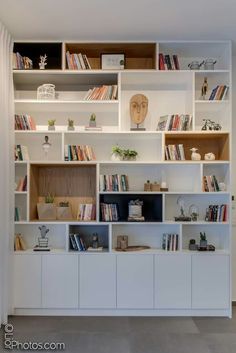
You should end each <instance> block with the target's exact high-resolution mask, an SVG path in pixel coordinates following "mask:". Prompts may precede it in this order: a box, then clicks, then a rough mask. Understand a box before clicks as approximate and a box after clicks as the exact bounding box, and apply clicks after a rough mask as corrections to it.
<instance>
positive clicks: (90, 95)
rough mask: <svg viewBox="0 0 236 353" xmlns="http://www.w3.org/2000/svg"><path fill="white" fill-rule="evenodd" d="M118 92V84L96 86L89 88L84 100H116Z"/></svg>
mask: <svg viewBox="0 0 236 353" xmlns="http://www.w3.org/2000/svg"><path fill="white" fill-rule="evenodd" d="M117 92H118V90H117V85H110V86H106V85H103V86H101V87H94V88H92V89H89V90H88V92H87V93H86V96H85V97H84V100H86V101H87V100H116V99H117Z"/></svg>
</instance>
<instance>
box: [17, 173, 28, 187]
mask: <svg viewBox="0 0 236 353" xmlns="http://www.w3.org/2000/svg"><path fill="white" fill-rule="evenodd" d="M15 191H27V175H25V177H23V178H20V179H19V180H18V183H17V186H16V190H15Z"/></svg>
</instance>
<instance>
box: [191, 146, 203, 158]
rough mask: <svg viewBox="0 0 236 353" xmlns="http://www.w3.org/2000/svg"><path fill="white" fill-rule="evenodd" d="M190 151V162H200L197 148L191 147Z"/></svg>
mask: <svg viewBox="0 0 236 353" xmlns="http://www.w3.org/2000/svg"><path fill="white" fill-rule="evenodd" d="M190 151H191V152H192V154H191V160H192V161H200V160H201V155H200V153H197V151H198V148H195V147H192V148H190Z"/></svg>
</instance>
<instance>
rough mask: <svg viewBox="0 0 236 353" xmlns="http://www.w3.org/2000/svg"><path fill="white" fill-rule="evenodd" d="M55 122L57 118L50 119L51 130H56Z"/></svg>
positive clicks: (49, 127) (49, 128) (49, 126)
mask: <svg viewBox="0 0 236 353" xmlns="http://www.w3.org/2000/svg"><path fill="white" fill-rule="evenodd" d="M55 122H56V119H51V120H48V130H51V131H54V130H55Z"/></svg>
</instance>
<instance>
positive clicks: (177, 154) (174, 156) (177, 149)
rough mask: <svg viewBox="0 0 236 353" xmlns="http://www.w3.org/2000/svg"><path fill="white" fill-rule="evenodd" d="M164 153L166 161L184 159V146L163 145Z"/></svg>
mask: <svg viewBox="0 0 236 353" xmlns="http://www.w3.org/2000/svg"><path fill="white" fill-rule="evenodd" d="M165 155H166V160H167V161H185V153H184V146H183V145H182V144H178V145H168V146H165Z"/></svg>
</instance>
